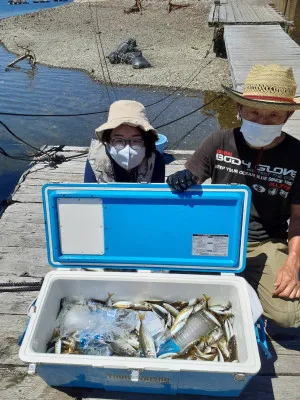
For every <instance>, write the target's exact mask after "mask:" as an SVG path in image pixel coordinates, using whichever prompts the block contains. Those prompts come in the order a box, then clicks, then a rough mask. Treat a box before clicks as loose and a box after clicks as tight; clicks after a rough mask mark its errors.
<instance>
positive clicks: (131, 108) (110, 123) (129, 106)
mask: <svg viewBox="0 0 300 400" xmlns="http://www.w3.org/2000/svg"><path fill="white" fill-rule="evenodd" d="M122 124H128V125H131V126H136V127H139V128H141V129H143V131H145V132H149V133H150V132H151V134H152V135H154V137H155V138H156V140H158V135H157V132H156V130H155V129H154V128H153V126H152V125H150V122H149V121H148V118H147V116H146V110H145V107H144V106H143V104H141V103H139V102H137V101H133V100H119V101H115V102H114V103H112V105H111V106H110V108H109V113H108V119H107V122H106V123H105V124H102V125H100V126H99V127H98V128H97V129H96V136H97V138H98V139H99V140H100V141H101V139H102V135H103V132H104V131H106V130H107V129H114V128H117V127H118V126H120V125H122Z"/></svg>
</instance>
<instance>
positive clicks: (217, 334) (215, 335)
mask: <svg viewBox="0 0 300 400" xmlns="http://www.w3.org/2000/svg"><path fill="white" fill-rule="evenodd" d="M223 336H224V333H223V331H222V329H221V328H219V327H217V328H216V329H214V330H213V331H211V333H210V334H209V335H208V338H207V340H206V343H207V344H208V345H209V346H211V345H213V344H214V343H216V342H217V341H218V340H220V339H221V337H223Z"/></svg>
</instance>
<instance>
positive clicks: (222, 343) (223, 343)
mask: <svg viewBox="0 0 300 400" xmlns="http://www.w3.org/2000/svg"><path fill="white" fill-rule="evenodd" d="M218 348H219V349H220V351H221V352H222V354H223V356H224V359H225V360H226V361H228V360H229V359H230V353H229V350H228V346H227V342H226V339H225V338H224V337H223V338H221V339H220V340H219V341H218Z"/></svg>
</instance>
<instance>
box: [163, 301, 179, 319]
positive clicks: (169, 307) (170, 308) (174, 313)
mask: <svg viewBox="0 0 300 400" xmlns="http://www.w3.org/2000/svg"><path fill="white" fill-rule="evenodd" d="M163 307H164V308H165V309H166V310H167V311H169V313H170V314H171V315H172V316H173V317H175V318H176V317H177V315H178V314H179V311H178V310H176V308H175V307H173V306H172V305H171V304H168V303H163Z"/></svg>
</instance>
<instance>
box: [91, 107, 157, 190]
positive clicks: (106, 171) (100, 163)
mask: <svg viewBox="0 0 300 400" xmlns="http://www.w3.org/2000/svg"><path fill="white" fill-rule="evenodd" d="M96 136H97V138H98V140H95V139H93V140H92V143H91V147H90V150H89V155H88V159H87V162H86V166H85V173H84V182H99V183H102V182H104V183H105V182H147V183H150V182H153V183H163V182H164V181H165V163H164V159H163V156H162V155H161V154H160V153H159V152H158V151H157V150H156V148H155V142H156V141H157V140H158V135H157V133H156V131H155V129H154V128H153V127H152V126H151V125H150V123H149V121H148V119H147V117H146V113H145V107H144V106H143V105H142V104H141V103H138V102H136V101H132V100H120V101H116V102H114V103H113V104H112V105H111V106H110V109H109V115H108V120H107V122H106V123H105V124H103V125H101V126H99V128H97V129H96Z"/></svg>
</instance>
